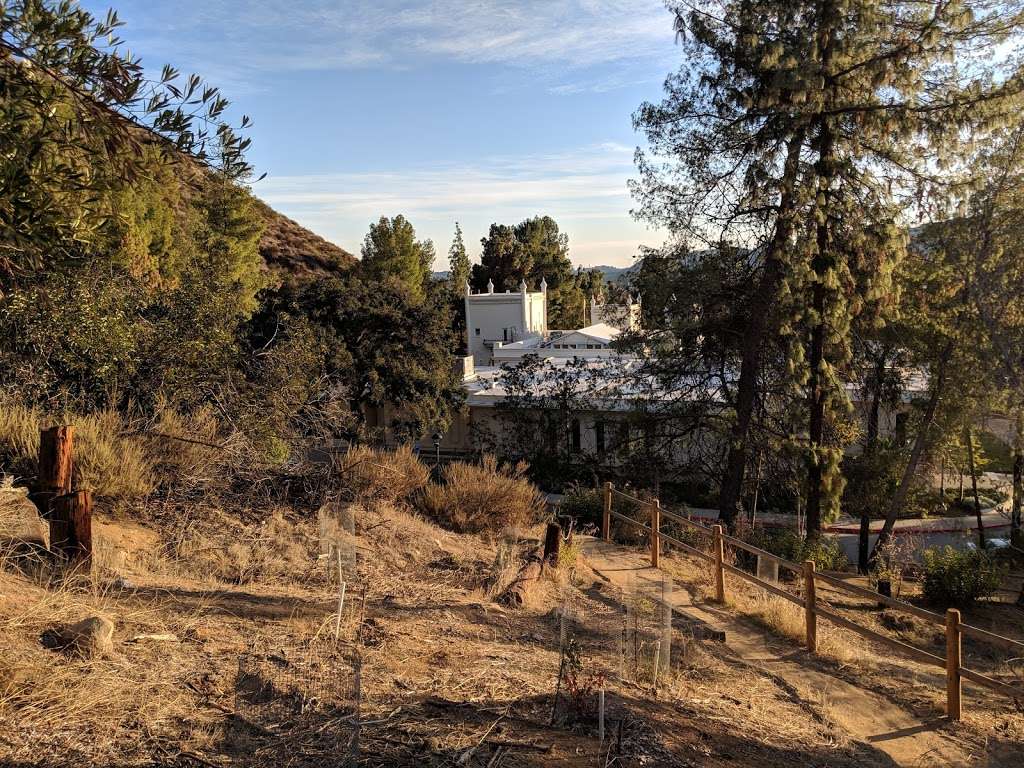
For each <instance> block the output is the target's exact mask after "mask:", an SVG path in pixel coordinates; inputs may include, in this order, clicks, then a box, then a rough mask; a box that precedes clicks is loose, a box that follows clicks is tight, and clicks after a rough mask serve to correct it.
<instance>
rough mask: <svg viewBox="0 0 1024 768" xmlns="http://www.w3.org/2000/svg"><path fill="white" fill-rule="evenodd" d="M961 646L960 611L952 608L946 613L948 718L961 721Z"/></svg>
mask: <svg viewBox="0 0 1024 768" xmlns="http://www.w3.org/2000/svg"><path fill="white" fill-rule="evenodd" d="M962 661H963V660H962V657H961V646H960V611H958V610H957V609H956V608H950V609H948V610H947V611H946V716H947V717H948V718H949V719H950V720H959V719H960V718H961V716H962V715H963V709H962V706H961V703H960V694H961V692H962V691H963V683H962V681H961V679H960V667H961V665H962Z"/></svg>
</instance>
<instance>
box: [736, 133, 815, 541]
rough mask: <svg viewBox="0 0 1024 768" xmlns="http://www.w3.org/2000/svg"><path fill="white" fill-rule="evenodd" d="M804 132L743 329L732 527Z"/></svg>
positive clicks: (790, 162)
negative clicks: (745, 325)
mask: <svg viewBox="0 0 1024 768" xmlns="http://www.w3.org/2000/svg"><path fill="white" fill-rule="evenodd" d="M803 145H804V132H803V131H800V132H798V133H797V134H796V135H795V136H793V137H792V138H791V139H790V140H789V142H788V144H787V146H786V165H785V170H784V171H783V177H782V194H781V196H780V199H779V214H778V219H777V221H776V223H775V233H774V235H773V236H772V242H771V244H770V245H769V247H768V252H767V254H766V255H765V263H764V271H763V272H762V274H761V280H760V281H759V282H758V285H757V289H756V290H755V292H754V296H753V299H752V300H751V304H750V310H749V316H748V319H747V327H746V328H745V329H744V334H743V343H742V349H741V357H740V377H739V381H738V382H737V385H736V421H735V422H734V423H733V425H732V429H731V430H730V432H729V451H728V455H727V458H726V463H725V471H724V472H723V474H722V487H721V490H720V492H719V498H718V509H719V512H718V516H719V519H721V521H722V522H723V523H725V525H726V526H727V527H728V528H729V529H730V530H733V529H734V528H735V526H736V515H737V513H738V507H739V500H740V494H741V493H742V491H743V475H744V473H745V471H746V465H747V440H748V439H749V436H750V423H751V421H752V420H753V416H754V406H755V404H756V401H757V382H758V379H759V378H760V376H761V355H762V347H763V346H764V340H765V337H766V336H767V333H768V327H769V321H770V317H771V308H772V305H773V304H774V302H775V300H776V297H777V296H778V292H779V288H780V286H781V285H782V280H783V278H784V277H785V267H784V265H783V263H782V254H783V252H784V250H785V248H787V247H788V245H789V239H790V234H791V233H792V231H793V216H794V210H795V207H796V195H795V190H796V181H797V175H798V173H799V170H800V152H801V150H802V149H803Z"/></svg>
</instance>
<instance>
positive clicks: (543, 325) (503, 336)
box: [466, 279, 548, 366]
mask: <svg viewBox="0 0 1024 768" xmlns="http://www.w3.org/2000/svg"><path fill="white" fill-rule="evenodd" d="M540 287H541V290H539V291H530V289H529V287H528V286H527V284H526V280H525V279H523V280H520V281H519V290H518V291H514V292H513V291H501V292H498V293H496V292H495V290H494V281H493V280H488V281H487V292H486V293H473V292H472V290H470V291H468V292H467V293H466V349H467V350H468V351H469V354H471V355H472V356H473V361H474V364H475V365H476V366H485V365H489V364H490V363H491V357H492V351H493V350H494V349H497V348H499V347H501V346H502V345H508V344H516V343H519V342H526V341H527V340H528V339H539V338H544V337H545V335H546V334H547V325H548V322H547V283H546V282H543V281H542V282H541V286H540Z"/></svg>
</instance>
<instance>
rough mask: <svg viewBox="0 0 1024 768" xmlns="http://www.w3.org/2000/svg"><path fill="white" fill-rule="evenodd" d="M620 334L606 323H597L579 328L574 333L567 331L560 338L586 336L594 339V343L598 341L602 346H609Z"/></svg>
mask: <svg viewBox="0 0 1024 768" xmlns="http://www.w3.org/2000/svg"><path fill="white" fill-rule="evenodd" d="M620 333H622V331H620V330H619V329H618V328H616V327H614V326H611V325H608V323H597V324H596V325H588V326H586V327H585V328H579V329H578V330H575V331H568V332H567V333H565V334H564V335H563V336H562V338H565V336H570V335H572V334H579V335H580V336H586V337H588V338H591V339H594V340H595V341H600V342H601V343H602V344H610V343H611V342H612V339H614V338H615V337H616V336H618V335H619V334H620Z"/></svg>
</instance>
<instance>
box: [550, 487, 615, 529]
mask: <svg viewBox="0 0 1024 768" xmlns="http://www.w3.org/2000/svg"><path fill="white" fill-rule="evenodd" d="M558 513H559V514H560V515H564V516H565V517H571V518H573V519H574V520H576V527H577V528H583V527H585V526H588V525H592V526H596V527H598V528H600V527H601V518H602V516H603V515H604V499H603V495H602V493H601V491H599V490H597V489H596V488H572V489H570V490H569V492H568V493H566V494H565V495H564V496H563V497H562V503H561V504H560V505H559V508H558Z"/></svg>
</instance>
